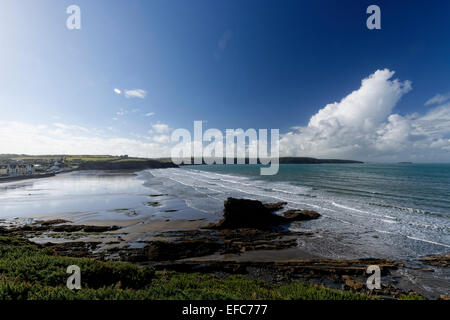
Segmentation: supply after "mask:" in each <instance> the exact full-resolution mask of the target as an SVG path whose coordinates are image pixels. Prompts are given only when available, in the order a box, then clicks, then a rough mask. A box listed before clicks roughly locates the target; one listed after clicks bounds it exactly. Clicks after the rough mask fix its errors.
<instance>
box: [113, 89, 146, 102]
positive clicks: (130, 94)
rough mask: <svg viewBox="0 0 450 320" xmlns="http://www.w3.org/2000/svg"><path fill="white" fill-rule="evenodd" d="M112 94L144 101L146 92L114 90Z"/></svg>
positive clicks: (139, 90) (141, 90) (140, 90)
mask: <svg viewBox="0 0 450 320" xmlns="http://www.w3.org/2000/svg"><path fill="white" fill-rule="evenodd" d="M114 93H116V94H118V95H121V94H122V93H124V95H125V97H127V98H139V99H145V97H146V96H147V91H145V90H144V89H132V90H121V89H117V88H114Z"/></svg>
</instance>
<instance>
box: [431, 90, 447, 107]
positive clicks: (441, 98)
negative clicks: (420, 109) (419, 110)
mask: <svg viewBox="0 0 450 320" xmlns="http://www.w3.org/2000/svg"><path fill="white" fill-rule="evenodd" d="M448 100H450V92H449V93H446V94H437V95H435V96H434V97H433V98H431V99H429V100H428V101H427V102H425V105H426V106H430V105H433V104H442V103H444V102H446V101H448Z"/></svg>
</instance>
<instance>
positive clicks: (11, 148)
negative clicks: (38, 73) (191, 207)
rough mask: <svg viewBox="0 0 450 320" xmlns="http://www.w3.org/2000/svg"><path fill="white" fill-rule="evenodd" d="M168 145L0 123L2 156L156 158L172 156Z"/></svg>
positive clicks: (157, 139) (67, 129)
mask: <svg viewBox="0 0 450 320" xmlns="http://www.w3.org/2000/svg"><path fill="white" fill-rule="evenodd" d="M108 131H109V132H110V131H111V130H110V129H109V130H108ZM149 141H150V142H149ZM166 141H167V139H165V138H163V137H161V136H157V137H155V138H153V137H142V139H138V138H136V139H135V138H124V137H118V136H110V135H107V134H105V133H103V132H102V131H100V130H94V129H88V128H84V127H81V126H76V125H67V124H62V123H55V124H52V125H35V124H29V123H22V122H2V121H0V154H1V153H16V154H22V153H26V154H94V155H95V154H112V155H118V154H129V155H132V156H139V157H155V158H156V157H167V156H168V155H170V146H169V145H168V144H167V143H165V142H166ZM162 142H163V143H162Z"/></svg>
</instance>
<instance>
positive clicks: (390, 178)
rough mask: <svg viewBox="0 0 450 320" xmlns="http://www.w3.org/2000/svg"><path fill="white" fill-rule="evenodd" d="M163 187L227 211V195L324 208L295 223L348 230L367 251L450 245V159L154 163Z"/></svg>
mask: <svg viewBox="0 0 450 320" xmlns="http://www.w3.org/2000/svg"><path fill="white" fill-rule="evenodd" d="M150 172H151V174H152V175H153V176H154V179H156V181H158V183H160V184H163V186H164V190H169V191H171V193H172V194H176V195H178V196H179V197H181V198H183V199H184V200H185V201H186V202H187V203H188V205H189V206H191V207H192V208H195V209H197V210H201V211H204V212H207V213H210V214H213V215H218V216H220V215H221V212H222V209H223V201H224V200H225V199H226V198H227V197H237V198H249V199H256V200H261V201H265V202H276V201H286V202H287V203H288V205H287V206H286V209H312V210H315V211H318V212H319V213H320V214H321V215H322V218H321V219H319V220H314V221H308V222H301V223H293V224H292V225H291V226H290V228H291V229H292V230H294V231H305V230H309V231H311V230H312V231H318V232H322V233H333V234H337V235H342V239H346V241H351V242H353V243H354V244H355V245H360V246H361V247H362V248H365V249H366V250H367V252H371V253H373V252H377V253H379V254H380V255H384V256H386V255H387V256H392V257H395V258H411V257H413V258H415V257H418V256H423V255H429V254H442V253H448V252H450V164H320V165H310V164H308V165H281V166H280V170H279V173H278V174H277V175H274V176H261V175H259V166H257V165H215V166H206V165H203V166H186V167H181V168H176V169H163V170H150Z"/></svg>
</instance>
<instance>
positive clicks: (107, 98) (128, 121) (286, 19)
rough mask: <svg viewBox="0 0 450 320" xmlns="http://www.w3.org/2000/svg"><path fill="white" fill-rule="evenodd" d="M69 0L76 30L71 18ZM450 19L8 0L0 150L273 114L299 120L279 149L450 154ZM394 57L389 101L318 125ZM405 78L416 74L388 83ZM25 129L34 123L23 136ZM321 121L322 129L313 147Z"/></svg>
mask: <svg viewBox="0 0 450 320" xmlns="http://www.w3.org/2000/svg"><path fill="white" fill-rule="evenodd" d="M72 4H76V5H78V6H79V7H80V8H81V23H82V28H81V30H68V29H67V28H66V25H65V23H66V19H67V17H68V14H66V8H67V7H68V6H69V5H72ZM371 4H377V5H378V6H380V8H381V21H382V22H381V23H382V29H381V30H368V29H367V28H366V19H367V17H368V15H367V14H366V8H367V7H368V6H369V5H371ZM449 21H450V2H448V1H408V2H405V1H375V2H374V1H354V0H352V1H351V0H344V1H282V2H279V1H256V0H254V1H218V0H213V1H211V0H205V1H198V0H191V1H162V0H161V1H150V0H142V1H138V0H130V1H122V0H108V1H106V0H89V1H87V0H76V1H75V0H68V1H65V0H58V1H55V0H39V1H36V0H22V1H13V0H6V1H4V2H2V10H1V12H0V40H1V43H2V50H1V51H0V70H1V72H0V110H1V111H2V117H1V119H0V122H1V123H2V126H3V130H2V129H0V134H1V135H0V153H6V152H15V153H17V152H20V153H48V152H53V153H63V152H64V153H94V152H96V151H98V152H99V153H112V154H117V153H128V154H135V155H142V156H161V155H162V154H163V153H164V152H167V150H168V149H167V146H168V144H167V143H166V142H167V139H166V138H167V137H166V136H167V135H168V134H170V131H171V130H172V129H174V128H187V129H191V128H192V126H193V121H194V120H203V121H205V122H206V125H207V127H211V128H218V129H221V130H224V129H226V128H243V129H247V128H279V129H280V132H281V133H282V134H289V133H290V136H287V137H286V138H285V139H284V140H283V139H282V142H283V141H284V142H285V144H286V145H285V146H284V147H283V145H282V151H284V152H285V153H286V154H285V155H299V156H300V155H305V156H306V155H307V156H321V157H347V158H355V159H362V160H365V159H367V158H371V159H372V158H373V159H375V158H377V159H379V160H380V161H390V160H406V159H412V160H418V161H449V160H450V153H449V152H450V140H449V132H448V130H446V127H447V124H449V123H450V122H448V123H447V122H444V123H443V122H442V119H444V120H446V119H447V117H448V119H449V121H450V116H449V115H450V111H448V110H447V109H449V110H450V107H449V106H448V101H447V100H450V95H448V93H449V92H450V81H449V75H450V60H449V57H450V41H449V38H450V25H449V24H450V22H449ZM385 69H388V70H390V71H395V74H393V75H390V74H389V75H388V73H385V74H384V75H383V74H379V77H380V78H379V80H380V81H381V82H382V84H387V87H385V86H383V85H382V86H381V87H380V92H379V95H378V96H377V97H375V98H374V99H375V100H370V99H369V101H371V103H372V102H373V103H374V105H373V106H371V107H370V108H371V109H373V108H375V109H376V108H378V107H379V106H378V104H377V103H378V102H379V101H385V100H386V101H387V100H389V101H391V102H392V103H390V104H388V105H386V106H385V107H383V106H382V107H380V108H381V109H383V108H384V109H383V110H384V111H382V112H381V111H380V112H381V113H380V114H379V115H377V116H375V118H376V121H375V120H374V119H375V118H374V119H372V120H373V121H372V120H370V119H369V120H370V121H369V122H371V121H372V122H373V123H372V122H371V123H370V125H369V126H367V121H366V124H365V125H364V126H362V125H361V123H362V122H364V120H367V119H368V118H367V117H371V116H372V114H365V113H361V114H360V118H358V119H353V120H352V121H356V122H355V123H350V122H349V121H347V120H345V119H343V118H340V116H339V114H340V112H322V114H326V118H323V117H322V116H321V118H320V119H319V120H320V121H318V122H320V123H321V124H320V127H317V125H316V126H315V127H314V126H312V125H311V119H312V118H314V116H315V115H317V114H318V112H319V110H321V109H324V108H326V106H327V105H329V104H333V103H334V102H337V103H338V105H337V106H335V107H333V108H338V109H339V108H342V110H347V111H346V112H353V111H352V110H360V108H361V107H360V105H364V104H365V103H366V102H365V101H366V100H364V99H365V98H364V97H365V96H364V95H356V97H357V98H358V99H363V101H362V102H358V101H357V102H355V103H354V104H352V106H351V107H345V105H346V104H345V103H343V104H339V103H341V102H342V99H344V98H345V97H347V96H349V95H350V94H351V93H352V92H353V91H355V90H359V89H360V90H363V86H362V84H361V81H362V80H363V79H365V78H368V77H370V76H371V75H374V74H375V72H376V71H377V70H380V71H381V70H385ZM397 78H398V79H399V81H400V82H401V83H402V84H403V85H405V81H410V82H411V85H410V86H411V88H404V87H399V88H394V90H393V91H392V92H391V94H392V95H391V96H389V93H385V92H386V90H388V91H389V88H392V87H391V86H389V84H393V83H394V82H393V81H394V79H397ZM381 82H380V83H381ZM115 88H117V89H120V90H121V94H117V93H115V92H114V89H115ZM376 88H379V87H378V86H376ZM386 88H387V89H386ZM366 89H367V90H369V91H370V90H374V91H376V90H377V89H373V87H372V86H371V85H370V84H368V86H367V88H366ZM397 89H398V90H397ZM127 90H129V93H130V94H131V95H132V96H130V95H129V97H127V96H126V91H127ZM136 90H140V91H136ZM396 90H397V91H396ZM133 92H134V93H136V92H137V93H139V92H140V93H141V95H139V94H138V95H139V97H136V94H135V95H133ZM144 93H145V94H144ZM385 94H388V96H385ZM437 94H440V96H439V97H441V99H437V100H436V101H438V103H434V104H432V103H428V104H426V102H427V101H429V99H431V98H433V97H435V96H436V95H437ZM447 95H448V98H449V99H446V97H447ZM390 99H391V100H390ZM374 101H375V102H374ZM342 105H343V106H344V107H339V106H342ZM352 108H353V109H352ZM329 109H330V108H329ZM447 111H448V112H447ZM433 112H434V113H433ZM356 113H358V112H356ZM430 113H431V114H430ZM149 114H152V115H151V116H146V115H149ZM392 115H398V116H399V117H401V118H395V117H394V118H395V119H394V118H392V117H391V120H389V119H390V116H392ZM344 118H345V117H344ZM316 119H317V117H316ZM430 119H431V120H430ZM434 120H439V121H440V122H439V123H438V124H434V123H431V122H429V121H434ZM399 121H400V122H399ZM424 121H425V122H424ZM426 121H428V122H426ZM327 123H328V124H327ZM336 123H337V124H336ZM330 124H331V125H330ZM330 126H332V130H331V131H330V130H329V128H330ZM325 127H326V128H325ZM356 127H358V129H357V130H358V134H355V132H352V133H348V132H349V128H356ZM392 127H395V129H393V128H392ZM399 127H401V128H403V131H402V132H400V133H399V132H394V131H395V130H397V131H398V129H397V128H399ZM406 127H408V128H409V129H408V128H406ZM432 127H434V128H437V127H439V128H441V130H440V131H439V132H435V131H436V130H431V129H430V128H432ZM449 127H450V126H449ZM292 128H296V129H292ZM405 128H406V129H405ZM355 130H356V129H355ZM408 130H409V131H408ZM18 131H20V132H22V133H23V136H27V135H28V136H36V137H37V138H36V139H35V140H30V139H28V140H27V143H22V142H20V141H15V140H14V139H18V138H14V136H13V137H11V135H13V134H14V135H15V136H18V135H17V134H18ZM381 131H383V133H380V134H378V133H377V134H376V136H374V135H373V134H374V133H376V132H381ZM327 134H332V135H336V136H338V137H340V139H341V140H342V142H341V143H340V145H336V143H337V142H336V141H328V139H327V138H326V135H327ZM359 134H361V135H360V137H359V138H358V140H357V141H354V140H352V139H350V138H349V137H350V136H352V137H354V136H355V135H358V136H359ZM1 136H3V139H2V137H1ZM20 136H22V135H20ZM58 136H59V138H58ZM87 136H90V140H89V141H88V140H87V139H88V137H87ZM316 136H319V138H320V139H321V140H324V139H325V140H327V141H322V142H323V143H320V144H319V145H318V146H314V147H311V144H312V142H311V141H312V139H313V137H316ZM369 136H370V137H369ZM347 138H348V139H347ZM64 139H65V140H64ZM388 140H389V141H388ZM8 141H9V142H8ZM12 141H14V143H12ZM64 141H65V142H64ZM387 142H389V143H387ZM433 143H434V144H435V145H436V147H435V148H434V149H432V150H429V149H427V148H426V146H427V145H428V146H430V145H431V144H433ZM127 144H128V149H127V147H126V145H127ZM83 146H85V147H86V148H85V150H86V152H82V151H83V148H82V147H83ZM349 146H353V147H349ZM158 148H159V149H158ZM402 148H403V149H404V150H400V149H402ZM424 154H426V155H424Z"/></svg>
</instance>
